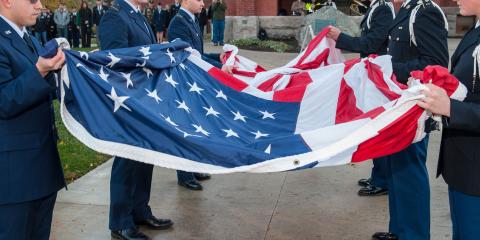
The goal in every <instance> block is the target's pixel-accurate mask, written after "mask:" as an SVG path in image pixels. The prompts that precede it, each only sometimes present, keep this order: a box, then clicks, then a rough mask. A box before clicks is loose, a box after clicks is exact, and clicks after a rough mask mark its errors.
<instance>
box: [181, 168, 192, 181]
mask: <svg viewBox="0 0 480 240" xmlns="http://www.w3.org/2000/svg"><path fill="white" fill-rule="evenodd" d="M194 179H195V175H194V173H192V172H184V171H180V170H177V180H178V182H188V181H191V180H194Z"/></svg>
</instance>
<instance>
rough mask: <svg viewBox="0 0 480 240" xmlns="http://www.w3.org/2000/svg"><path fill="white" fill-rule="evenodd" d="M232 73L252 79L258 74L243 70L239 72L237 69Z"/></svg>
mask: <svg viewBox="0 0 480 240" xmlns="http://www.w3.org/2000/svg"><path fill="white" fill-rule="evenodd" d="M232 73H233V74H237V75H240V76H243V77H251V78H254V77H255V76H257V72H247V71H243V70H238V69H236V68H234V69H232Z"/></svg>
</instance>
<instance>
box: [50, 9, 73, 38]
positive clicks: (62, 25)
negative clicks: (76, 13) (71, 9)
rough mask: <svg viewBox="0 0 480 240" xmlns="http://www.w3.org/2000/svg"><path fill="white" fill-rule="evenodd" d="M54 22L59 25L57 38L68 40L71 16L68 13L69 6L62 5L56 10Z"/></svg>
mask: <svg viewBox="0 0 480 240" xmlns="http://www.w3.org/2000/svg"><path fill="white" fill-rule="evenodd" d="M53 21H54V22H55V24H56V25H57V34H58V35H57V36H58V37H63V38H66V39H68V24H69V23H70V15H69V14H68V11H67V6H65V4H63V3H60V4H59V5H58V9H57V10H55V13H54V15H53Z"/></svg>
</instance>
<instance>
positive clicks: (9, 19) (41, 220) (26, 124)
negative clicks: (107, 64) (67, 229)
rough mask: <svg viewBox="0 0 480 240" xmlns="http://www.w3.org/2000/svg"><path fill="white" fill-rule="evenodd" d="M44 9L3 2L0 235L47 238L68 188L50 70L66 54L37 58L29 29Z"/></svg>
mask: <svg viewBox="0 0 480 240" xmlns="http://www.w3.org/2000/svg"><path fill="white" fill-rule="evenodd" d="M42 8H43V7H42V3H41V2H40V1H39V0H8V1H7V0H3V1H0V170H1V171H2V174H0V239H15V240H30V239H35V240H48V239H49V236H50V228H51V222H52V213H53V208H54V205H55V200H56V197H57V191H58V190H60V189H61V188H63V187H65V186H66V185H65V179H64V177H63V170H62V165H61V163H60V157H59V154H58V150H57V145H56V141H57V138H58V137H57V133H56V129H55V120H54V114H53V106H52V100H53V98H54V96H55V92H54V90H55V80H54V76H53V74H51V72H52V71H54V70H58V69H60V68H61V67H62V65H63V63H64V61H65V55H64V54H63V52H62V51H61V50H58V51H57V54H56V55H55V56H54V57H53V58H50V59H45V58H42V57H39V56H38V52H40V51H41V50H42V49H41V48H42V47H41V45H40V43H39V42H38V41H37V40H36V39H35V38H33V37H31V34H30V33H28V32H27V31H26V27H29V26H32V25H34V24H35V20H36V18H37V16H38V15H39V14H40V12H41V10H42Z"/></svg>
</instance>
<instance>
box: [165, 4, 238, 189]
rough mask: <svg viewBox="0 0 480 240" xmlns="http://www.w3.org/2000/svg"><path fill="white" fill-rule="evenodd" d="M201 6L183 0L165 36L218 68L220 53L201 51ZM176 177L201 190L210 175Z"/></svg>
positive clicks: (179, 174)
mask: <svg viewBox="0 0 480 240" xmlns="http://www.w3.org/2000/svg"><path fill="white" fill-rule="evenodd" d="M203 7H204V3H203V1H198V0H183V1H182V4H181V7H180V10H179V11H178V13H177V14H176V15H175V17H174V18H173V19H172V21H171V22H170V25H169V26H168V30H167V37H168V40H169V41H173V40H175V39H177V38H179V39H181V40H183V41H185V42H187V43H189V44H190V46H192V48H193V49H195V50H197V51H199V52H200V54H201V55H202V59H203V60H205V61H207V62H209V63H210V64H212V65H214V66H216V67H218V68H222V64H221V63H220V54H206V53H204V52H203V35H202V31H201V30H200V27H199V24H198V18H196V17H195V14H198V13H200V12H201V11H202V8H203ZM222 70H224V71H228V72H231V69H229V68H228V67H226V66H225V67H223V68H222ZM177 178H178V184H179V185H180V186H183V187H185V188H187V189H190V190H202V189H203V186H202V185H201V184H200V182H198V181H202V180H207V179H210V175H209V174H204V173H191V172H184V171H177Z"/></svg>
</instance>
